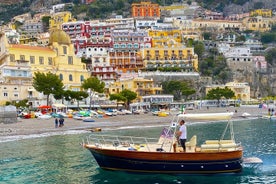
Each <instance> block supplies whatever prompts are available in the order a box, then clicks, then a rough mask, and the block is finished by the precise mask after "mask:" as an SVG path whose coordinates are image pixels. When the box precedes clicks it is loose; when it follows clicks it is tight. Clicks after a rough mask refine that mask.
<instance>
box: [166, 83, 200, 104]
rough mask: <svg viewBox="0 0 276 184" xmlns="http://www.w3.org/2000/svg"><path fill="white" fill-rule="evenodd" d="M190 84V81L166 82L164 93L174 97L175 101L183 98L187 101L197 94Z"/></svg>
mask: <svg viewBox="0 0 276 184" xmlns="http://www.w3.org/2000/svg"><path fill="white" fill-rule="evenodd" d="M189 84H190V83H189V82H188V81H165V82H163V83H162V86H163V90H164V91H163V93H164V94H172V95H174V99H175V100H181V99H182V97H183V98H184V99H185V100H187V99H188V97H189V96H190V95H192V94H194V93H195V92H196V91H195V89H193V88H191V86H190V85H189Z"/></svg>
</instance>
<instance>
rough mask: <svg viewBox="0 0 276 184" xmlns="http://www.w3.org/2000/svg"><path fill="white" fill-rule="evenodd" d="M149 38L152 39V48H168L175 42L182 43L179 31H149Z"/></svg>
mask: <svg viewBox="0 0 276 184" xmlns="http://www.w3.org/2000/svg"><path fill="white" fill-rule="evenodd" d="M149 36H150V37H152V47H155V46H158V45H164V46H170V45H172V44H174V43H175V42H176V43H181V42H182V41H183V40H182V34H181V30H179V29H166V30H164V29H162V30H161V29H160V30H149Z"/></svg>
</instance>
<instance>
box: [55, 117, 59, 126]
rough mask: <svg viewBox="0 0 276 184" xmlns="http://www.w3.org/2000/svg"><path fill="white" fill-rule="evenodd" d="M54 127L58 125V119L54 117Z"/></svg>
mask: <svg viewBox="0 0 276 184" xmlns="http://www.w3.org/2000/svg"><path fill="white" fill-rule="evenodd" d="M55 127H56V128H57V127H58V119H57V118H56V119H55Z"/></svg>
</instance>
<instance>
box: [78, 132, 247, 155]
mask: <svg viewBox="0 0 276 184" xmlns="http://www.w3.org/2000/svg"><path fill="white" fill-rule="evenodd" d="M194 137H195V136H193V138H191V140H190V141H188V142H186V152H191V153H193V152H227V151H235V150H239V149H242V148H241V146H240V144H236V143H235V142H234V141H233V140H206V141H205V142H204V143H203V144H201V145H197V143H196V138H194ZM83 142H84V143H83V144H84V145H85V147H97V148H101V149H111V150H122V151H140V152H183V149H182V147H180V146H179V145H178V144H177V141H176V140H173V139H166V138H165V139H164V138H160V139H159V140H158V139H154V138H144V137H131V136H110V135H91V136H89V138H88V139H87V140H86V141H83Z"/></svg>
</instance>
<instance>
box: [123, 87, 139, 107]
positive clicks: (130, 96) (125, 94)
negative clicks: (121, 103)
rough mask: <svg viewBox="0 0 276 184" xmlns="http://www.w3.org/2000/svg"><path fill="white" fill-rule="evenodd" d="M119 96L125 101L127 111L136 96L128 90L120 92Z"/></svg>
mask: <svg viewBox="0 0 276 184" xmlns="http://www.w3.org/2000/svg"><path fill="white" fill-rule="evenodd" d="M120 95H121V96H123V97H124V98H125V99H126V101H125V103H126V108H127V109H129V104H130V103H131V101H132V100H134V99H136V98H137V94H136V93H135V92H133V91H130V90H128V89H124V90H123V91H121V92H120Z"/></svg>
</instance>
